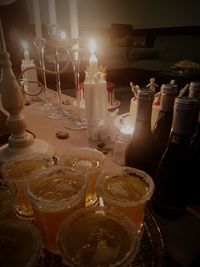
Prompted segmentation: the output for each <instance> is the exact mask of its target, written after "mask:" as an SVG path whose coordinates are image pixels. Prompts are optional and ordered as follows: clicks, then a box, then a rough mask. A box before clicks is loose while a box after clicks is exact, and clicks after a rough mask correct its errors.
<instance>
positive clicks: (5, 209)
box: [0, 179, 17, 219]
mask: <svg viewBox="0 0 200 267" xmlns="http://www.w3.org/2000/svg"><path fill="white" fill-rule="evenodd" d="M16 194H17V187H16V185H15V183H14V182H13V181H12V180H8V179H0V219H2V218H4V219H5V218H10V217H14V216H15V212H14V205H15V200H16Z"/></svg>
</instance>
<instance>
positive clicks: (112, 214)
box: [57, 206, 140, 267]
mask: <svg viewBox="0 0 200 267" xmlns="http://www.w3.org/2000/svg"><path fill="white" fill-rule="evenodd" d="M85 213H86V215H88V214H91V213H93V214H96V213H97V214H103V215H106V214H108V217H109V218H112V219H113V220H114V221H115V222H117V223H119V224H120V225H121V226H122V227H123V226H124V225H126V228H125V229H126V232H127V233H128V234H129V236H130V241H131V240H135V242H134V244H131V250H130V251H129V252H126V254H125V255H124V258H123V259H121V260H119V261H118V262H116V263H114V264H110V265H109V266H108V267H120V266H123V265H122V264H124V263H125V262H126V261H127V260H129V259H130V258H131V261H132V260H133V259H134V257H135V255H136V254H137V252H138V248H139V243H140V239H139V235H138V231H137V229H136V228H135V225H134V224H133V222H132V221H131V220H130V218H129V217H128V216H126V215H124V214H123V213H122V212H121V211H119V210H118V209H116V208H114V207H111V208H110V207H105V206H93V207H84V208H80V209H78V210H76V211H75V212H73V213H72V214H70V215H69V216H68V217H67V218H65V219H64V221H63V222H62V224H61V225H60V227H59V230H58V233H57V244H58V246H59V249H60V251H61V253H62V254H63V255H64V261H66V262H67V265H69V266H70V267H73V266H74V265H73V264H71V263H70V262H69V258H67V257H66V254H65V252H64V251H63V249H62V247H61V244H60V243H61V237H62V236H64V235H62V231H64V230H63V229H64V227H65V226H66V225H69V224H70V223H72V222H73V221H74V220H79V219H81V218H82V217H83V215H84V214H85ZM117 218H120V222H119V220H117ZM127 228H128V230H127ZM66 258H67V259H66Z"/></svg>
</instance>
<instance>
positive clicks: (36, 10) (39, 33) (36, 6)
mask: <svg viewBox="0 0 200 267" xmlns="http://www.w3.org/2000/svg"><path fill="white" fill-rule="evenodd" d="M33 12H34V22H35V36H36V38H38V39H41V38H42V26H41V18H40V3H39V0H33Z"/></svg>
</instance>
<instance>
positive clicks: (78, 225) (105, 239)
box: [58, 207, 139, 267]
mask: <svg viewBox="0 0 200 267" xmlns="http://www.w3.org/2000/svg"><path fill="white" fill-rule="evenodd" d="M138 244H139V241H138V233H137V230H136V229H135V227H134V225H133V223H132V222H131V221H130V220H129V219H128V218H127V217H126V216H124V214H121V213H120V212H118V211H117V210H115V209H108V208H105V207H89V208H84V209H80V210H78V211H77V212H75V213H74V214H72V215H71V216H69V217H67V218H66V219H65V221H64V222H63V224H62V225H61V227H60V229H59V232H58V245H59V248H60V251H61V254H62V257H63V260H64V263H65V264H66V265H67V266H76V267H86V266H90V267H96V266H106V267H111V266H112V267H117V266H120V267H127V266H130V264H131V263H132V262H133V260H134V258H135V256H136V253H137V248H138Z"/></svg>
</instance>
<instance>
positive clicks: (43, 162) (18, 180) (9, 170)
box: [1, 153, 53, 219]
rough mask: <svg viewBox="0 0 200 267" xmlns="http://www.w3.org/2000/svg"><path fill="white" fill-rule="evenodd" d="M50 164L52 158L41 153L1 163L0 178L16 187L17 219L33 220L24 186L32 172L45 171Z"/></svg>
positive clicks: (24, 155)
mask: <svg viewBox="0 0 200 267" xmlns="http://www.w3.org/2000/svg"><path fill="white" fill-rule="evenodd" d="M52 164H53V161H52V158H50V157H48V156H46V155H44V154H41V153H32V154H23V155H19V156H16V157H13V158H11V159H10V160H8V161H6V162H5V163H3V165H2V168H1V175H2V177H3V178H5V179H9V180H12V181H14V182H15V184H16V186H17V196H16V205H15V209H16V213H17V216H18V217H20V218H24V219H29V218H33V210H32V207H31V204H30V202H29V200H28V197H27V194H26V192H25V185H26V183H27V181H28V179H29V177H30V175H31V174H32V173H33V172H36V171H40V170H43V169H46V168H48V167H49V166H51V165H52Z"/></svg>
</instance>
